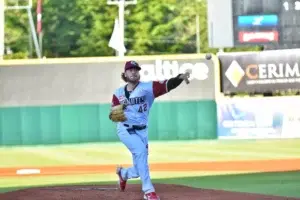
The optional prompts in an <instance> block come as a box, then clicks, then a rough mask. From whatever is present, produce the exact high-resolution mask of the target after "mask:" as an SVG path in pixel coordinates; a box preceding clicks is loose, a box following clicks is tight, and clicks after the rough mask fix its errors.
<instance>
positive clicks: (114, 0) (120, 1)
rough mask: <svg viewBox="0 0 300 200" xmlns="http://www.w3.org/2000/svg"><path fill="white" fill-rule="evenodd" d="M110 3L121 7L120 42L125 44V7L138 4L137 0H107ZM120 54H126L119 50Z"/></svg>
mask: <svg viewBox="0 0 300 200" xmlns="http://www.w3.org/2000/svg"><path fill="white" fill-rule="evenodd" d="M107 4H108V5H118V7H119V30H120V43H121V44H122V45H123V44H124V32H125V31H124V24H125V22H124V21H125V19H124V18H125V17H124V12H125V7H126V6H127V5H133V4H137V0H127V1H126V0H107ZM118 56H124V52H123V51H120V52H118Z"/></svg>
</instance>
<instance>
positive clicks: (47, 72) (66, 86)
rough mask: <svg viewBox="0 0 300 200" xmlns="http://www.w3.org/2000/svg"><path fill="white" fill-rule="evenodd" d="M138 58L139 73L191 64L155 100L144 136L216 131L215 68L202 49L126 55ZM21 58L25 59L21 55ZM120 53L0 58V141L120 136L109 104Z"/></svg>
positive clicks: (156, 73) (158, 74)
mask: <svg viewBox="0 0 300 200" xmlns="http://www.w3.org/2000/svg"><path fill="white" fill-rule="evenodd" d="M128 59H134V60H136V61H138V62H139V63H140V64H141V66H142V71H141V75H142V80H145V81H146V80H161V79H165V78H170V77H172V76H176V75H177V74H178V73H180V72H183V71H185V70H186V69H190V70H192V76H191V84H189V85H186V84H182V85H181V86H179V88H177V89H176V90H174V91H171V92H170V93H169V94H166V95H164V96H162V97H160V98H159V99H157V100H156V103H155V104H154V106H153V108H152V111H151V113H150V128H149V138H150V140H178V139H180V140H181V139H209V138H210V139H212V138H216V137H217V133H216V132H217V131H216V124H217V117H216V104H215V96H216V88H218V84H217V83H216V81H215V71H216V69H217V68H216V67H215V66H214V65H217V62H216V61H215V59H214V60H211V61H207V60H205V59H203V55H176V56H155V57H132V58H126V60H128ZM25 62H26V63H25ZM124 62H125V59H124V60H122V59H117V58H83V59H82V58H81V59H80V58H79V59H56V60H48V59H46V60H41V61H35V60H34V61H31V60H29V61H7V62H4V63H1V64H0V94H1V96H0V105H1V108H0V117H1V120H0V144H1V145H20V144H24V145H25V144H26V145H27V144H59V143H81V142H98V141H116V140H118V138H117V136H116V132H115V125H114V124H113V123H112V122H111V121H109V119H108V112H109V108H110V101H111V97H112V93H113V92H114V90H115V88H117V87H119V86H120V85H122V84H124V83H123V82H122V80H121V79H120V74H121V72H122V70H123V65H124Z"/></svg>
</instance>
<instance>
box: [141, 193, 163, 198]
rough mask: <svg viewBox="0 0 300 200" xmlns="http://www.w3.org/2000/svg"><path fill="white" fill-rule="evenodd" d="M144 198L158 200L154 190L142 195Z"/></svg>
mask: <svg viewBox="0 0 300 200" xmlns="http://www.w3.org/2000/svg"><path fill="white" fill-rule="evenodd" d="M144 200H160V198H159V196H157V194H156V193H155V192H150V193H147V194H145V195H144Z"/></svg>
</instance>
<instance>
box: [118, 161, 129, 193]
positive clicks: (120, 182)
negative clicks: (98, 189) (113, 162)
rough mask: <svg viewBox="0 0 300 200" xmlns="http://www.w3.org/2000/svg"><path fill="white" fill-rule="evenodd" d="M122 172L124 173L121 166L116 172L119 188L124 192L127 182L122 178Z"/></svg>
mask: <svg viewBox="0 0 300 200" xmlns="http://www.w3.org/2000/svg"><path fill="white" fill-rule="evenodd" d="M121 171H122V167H120V166H117V170H116V174H117V175H118V177H119V181H118V186H119V189H120V190H121V191H122V192H124V190H125V188H126V182H127V181H126V180H124V179H123V178H122V175H121Z"/></svg>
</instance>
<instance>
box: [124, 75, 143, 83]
mask: <svg viewBox="0 0 300 200" xmlns="http://www.w3.org/2000/svg"><path fill="white" fill-rule="evenodd" d="M127 81H128V83H131V84H133V85H135V84H137V83H138V82H139V81H140V75H132V76H131V77H128V78H127Z"/></svg>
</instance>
